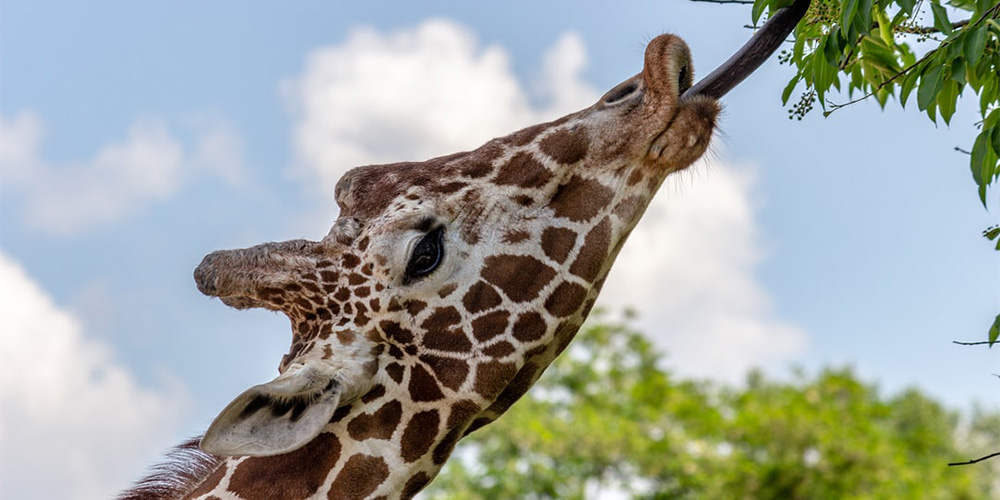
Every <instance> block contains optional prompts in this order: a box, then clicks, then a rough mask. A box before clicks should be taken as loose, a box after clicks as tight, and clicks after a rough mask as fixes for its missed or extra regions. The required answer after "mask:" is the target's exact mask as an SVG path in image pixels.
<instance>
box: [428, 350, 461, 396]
mask: <svg viewBox="0 0 1000 500" xmlns="http://www.w3.org/2000/svg"><path fill="white" fill-rule="evenodd" d="M420 360H421V361H423V362H424V363H427V366H428V367H429V368H430V369H431V371H432V372H434V376H435V377H437V379H438V381H439V382H441V385H444V386H445V387H447V388H449V389H451V390H453V391H457V390H458V388H459V387H461V386H462V382H465V378H466V377H467V376H468V375H469V363H467V362H466V361H465V360H462V359H455V358H445V357H441V356H433V355H430V354H425V355H423V356H420Z"/></svg>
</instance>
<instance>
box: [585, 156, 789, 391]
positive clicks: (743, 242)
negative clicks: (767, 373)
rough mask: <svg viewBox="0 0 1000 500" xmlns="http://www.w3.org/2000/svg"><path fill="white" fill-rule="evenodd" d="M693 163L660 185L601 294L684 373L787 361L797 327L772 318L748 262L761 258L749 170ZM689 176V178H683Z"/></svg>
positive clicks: (728, 372)
mask: <svg viewBox="0 0 1000 500" xmlns="http://www.w3.org/2000/svg"><path fill="white" fill-rule="evenodd" d="M708 163H709V162H708V161H701V162H699V163H697V164H695V165H693V166H692V167H691V171H690V172H689V173H684V174H681V175H679V176H676V177H675V178H672V180H668V182H667V183H665V185H664V186H663V188H661V190H660V192H659V193H658V194H657V196H656V198H654V199H653V202H652V203H651V204H650V207H649V209H648V210H647V211H646V214H645V215H644V216H643V219H642V220H641V221H640V222H639V225H638V226H637V227H636V229H635V231H634V232H633V233H632V235H631V236H630V237H629V241H628V243H626V244H625V247H624V248H623V249H622V252H621V254H620V255H619V256H618V260H617V263H616V264H615V267H614V268H613V269H612V270H611V275H610V276H609V278H608V281H607V282H606V283H605V286H604V290H603V291H602V293H601V301H600V302H601V304H603V305H604V306H605V307H608V308H610V309H612V310H621V309H623V308H625V307H632V308H634V309H635V310H636V311H637V312H638V313H639V319H638V325H637V326H638V327H640V328H641V329H642V330H643V331H644V332H647V333H648V334H650V335H651V336H652V337H653V339H654V340H655V341H656V343H657V345H658V346H659V347H660V348H661V349H662V350H664V351H666V352H668V357H667V361H668V364H669V365H670V366H671V367H673V368H676V369H678V370H679V371H680V372H682V373H685V374H688V375H696V376H706V377H712V378H720V379H725V380H730V381H736V380H738V379H740V378H741V377H742V376H743V375H744V374H745V373H746V370H747V369H748V368H751V367H754V366H765V365H767V364H771V363H780V362H783V361H788V360H790V359H794V357H795V356H797V355H799V354H801V353H802V352H804V350H805V347H806V343H807V340H808V338H807V335H806V333H805V331H803V330H802V329H801V328H799V327H798V326H796V325H793V324H790V323H788V322H786V321H784V320H782V319H781V318H779V317H777V316H776V315H775V313H774V311H773V310H772V308H771V299H770V295H769V294H768V292H767V290H766V289H765V288H764V286H763V284H761V283H760V281H759V280H758V279H757V277H756V276H755V269H756V267H757V265H758V264H759V263H760V261H761V259H762V258H763V257H764V254H763V251H762V249H761V247H762V241H761V235H760V230H759V227H758V224H757V221H756V219H755V216H756V213H755V206H754V203H753V192H754V181H755V178H754V171H753V170H752V169H750V168H746V167H743V168H736V167H732V166H730V165H726V164H723V163H719V162H712V163H711V164H708ZM692 174H693V175H694V176H695V178H692Z"/></svg>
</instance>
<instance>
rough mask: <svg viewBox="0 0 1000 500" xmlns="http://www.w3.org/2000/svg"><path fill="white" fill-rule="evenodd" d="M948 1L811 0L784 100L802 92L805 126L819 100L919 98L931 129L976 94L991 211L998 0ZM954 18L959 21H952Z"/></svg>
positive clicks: (999, 96) (998, 138)
mask: <svg viewBox="0 0 1000 500" xmlns="http://www.w3.org/2000/svg"><path fill="white" fill-rule="evenodd" d="M943 2H944V0H813V1H812V3H811V5H810V7H809V11H808V12H806V15H805V17H804V18H803V20H802V21H801V22H800V23H799V25H798V26H797V27H796V30H795V32H794V38H795V43H794V46H793V48H792V49H791V50H787V51H783V52H782V53H781V54H780V56H779V59H780V60H781V61H782V62H783V63H786V64H789V65H791V66H793V67H794V68H795V70H796V73H795V75H794V76H792V78H791V80H790V81H789V82H788V85H786V86H785V89H784V91H783V92H782V93H781V99H782V102H783V103H784V104H786V105H787V104H788V102H789V100H790V98H791V96H792V94H793V93H794V92H795V90H796V89H797V88H799V87H804V90H803V92H802V94H801V98H800V99H799V101H798V102H795V103H793V104H792V106H791V108H790V109H789V117H790V118H798V119H800V120H801V119H802V117H803V116H804V115H805V114H806V113H808V112H810V111H812V109H813V106H814V104H815V103H816V102H817V101H818V102H819V105H820V107H821V108H822V109H823V114H824V116H828V115H829V114H830V113H832V112H834V111H836V110H837V109H839V108H841V107H844V106H847V105H850V104H854V103H856V102H858V101H860V100H864V99H868V98H874V99H875V100H876V101H877V102H878V103H879V105H880V106H882V107H885V105H886V104H887V103H888V101H889V100H890V99H891V98H892V99H895V100H897V101H898V102H899V103H900V105H901V106H903V107H906V105H907V104H908V103H912V102H913V100H916V105H917V108H918V109H919V110H920V111H923V112H924V113H926V114H927V116H928V117H929V118H930V119H931V120H932V121H934V122H935V123H937V122H938V121H939V120H940V121H944V123H945V124H950V123H951V119H952V117H953V116H954V114H955V108H956V105H957V103H958V99H959V98H960V97H961V96H962V95H963V94H965V93H971V94H974V95H975V96H977V97H978V102H979V114H980V117H981V118H982V119H981V121H979V122H978V123H977V124H976V126H977V128H978V129H979V133H978V134H977V135H976V137H975V139H974V140H973V141H972V148H971V150H970V151H969V168H970V169H971V171H972V179H973V180H974V181H975V183H976V186H977V190H978V194H979V200H980V201H981V202H982V203H983V206H984V207H985V206H986V193H987V190H988V188H989V186H990V185H991V184H992V183H993V182H995V181H996V180H997V179H998V178H1000V21H998V20H1000V2H998V1H997V0H949V1H948V2H947V5H948V7H946V6H945V5H944V4H943ZM791 3H792V0H754V2H753V7H752V9H751V16H752V18H753V21H754V23H758V22H759V21H760V20H761V18H762V17H764V16H765V13H771V12H775V11H776V10H777V9H779V8H782V7H786V6H788V5H790V4H791ZM949 12H951V13H957V14H958V15H959V16H960V17H962V19H961V20H958V21H953V20H952V14H949ZM931 21H932V22H931ZM921 22H924V23H927V22H930V24H929V25H927V26H923V25H921ZM918 52H920V54H919V57H918ZM834 90H836V91H837V92H841V91H846V92H847V94H848V95H849V96H850V97H853V96H854V94H855V93H860V94H861V97H859V98H857V99H854V100H852V101H849V102H847V103H845V104H836V103H834V102H832V101H830V100H829V99H828V96H829V95H830V93H831V92H832V91H834ZM990 239H993V238H990ZM997 249H998V250H1000V245H998V246H997ZM998 333H1000V315H998V316H997V320H995V321H994V322H993V324H992V326H991V327H990V329H989V333H988V337H989V344H990V346H991V347H992V345H993V344H994V343H995V342H996V341H997V337H998Z"/></svg>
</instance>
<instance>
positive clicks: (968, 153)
mask: <svg viewBox="0 0 1000 500" xmlns="http://www.w3.org/2000/svg"><path fill="white" fill-rule="evenodd" d="M955 151H958V152H959V153H965V154H967V155H971V154H972V152H970V151H966V150H964V149H962V148H960V147H958V146H955Z"/></svg>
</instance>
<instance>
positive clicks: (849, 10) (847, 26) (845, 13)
mask: <svg viewBox="0 0 1000 500" xmlns="http://www.w3.org/2000/svg"><path fill="white" fill-rule="evenodd" d="M858 2H859V0H844V3H843V7H842V8H843V10H842V11H841V13H840V26H841V28H842V29H843V30H844V34H846V35H848V36H847V39H848V40H850V41H853V39H854V38H855V36H853V35H849V34H856V33H857V29H854V26H853V25H852V24H853V23H854V17H855V14H857V12H858Z"/></svg>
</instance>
